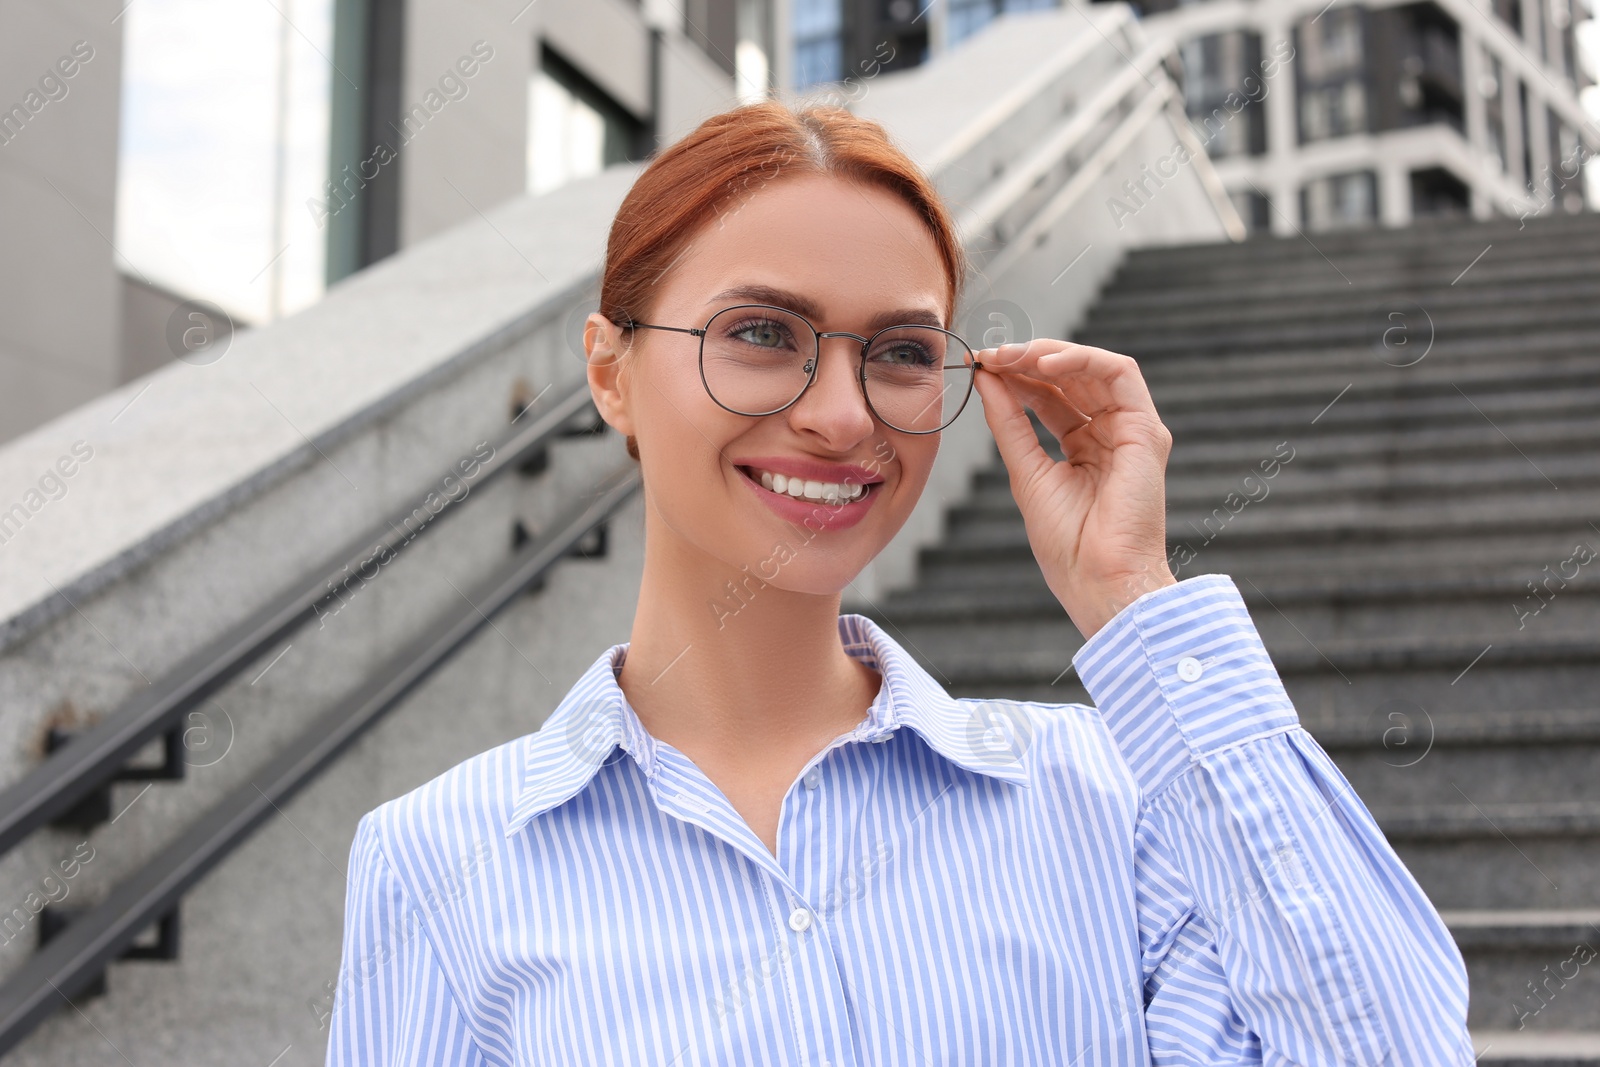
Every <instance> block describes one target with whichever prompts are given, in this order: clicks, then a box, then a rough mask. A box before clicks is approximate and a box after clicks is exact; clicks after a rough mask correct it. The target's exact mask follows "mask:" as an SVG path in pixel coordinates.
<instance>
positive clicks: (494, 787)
mask: <svg viewBox="0 0 1600 1067" xmlns="http://www.w3.org/2000/svg"><path fill="white" fill-rule="evenodd" d="M531 736H532V735H525V736H523V737H518V738H515V739H514V740H511V741H507V742H505V743H504V744H501V745H497V746H495V747H494V748H491V749H489V750H487V751H485V752H480V753H478V754H477V755H475V756H471V757H469V758H467V759H465V760H462V761H461V762H460V763H458V764H456V765H455V766H454V767H451V768H450V769H449V770H447V771H445V772H444V773H442V774H439V775H437V776H436V777H434V778H432V779H430V780H428V781H426V782H424V783H422V784H421V785H419V786H417V787H416V788H414V789H412V790H411V791H409V792H407V793H403V794H401V795H400V796H397V797H395V798H394V799H392V800H388V801H385V802H384V803H382V804H380V805H378V806H377V807H376V808H374V809H372V810H371V811H369V812H367V813H366V814H365V815H363V816H362V817H361V822H360V824H359V826H358V828H357V838H358V840H360V838H361V837H362V835H363V834H365V835H369V837H370V841H369V847H373V846H375V847H376V848H377V849H378V851H379V853H380V854H381V856H382V858H383V859H384V860H386V861H387V864H388V866H389V868H390V869H391V870H392V871H393V872H394V874H395V876H397V877H398V878H399V880H400V881H401V883H402V884H403V885H404V886H405V888H406V889H407V890H408V891H409V892H410V893H411V895H412V896H413V897H414V898H416V899H417V900H418V901H419V902H420V901H423V900H425V899H427V898H428V897H429V895H430V894H445V895H448V896H452V897H454V896H459V895H460V893H459V887H460V884H461V883H462V882H463V881H465V880H470V879H473V878H475V877H476V874H477V872H478V870H480V869H481V867H482V866H483V865H484V864H485V863H487V862H489V861H490V860H491V859H492V858H493V857H494V855H495V854H496V853H498V852H500V851H501V850H502V849H503V847H504V844H505V830H506V826H507V824H508V822H509V818H510V813H511V810H512V807H513V806H514V805H515V803H516V798H517V793H518V791H519V790H520V789H521V787H522V782H523V775H524V773H525V770H526V766H527V751H528V741H529V738H530V737H531Z"/></svg>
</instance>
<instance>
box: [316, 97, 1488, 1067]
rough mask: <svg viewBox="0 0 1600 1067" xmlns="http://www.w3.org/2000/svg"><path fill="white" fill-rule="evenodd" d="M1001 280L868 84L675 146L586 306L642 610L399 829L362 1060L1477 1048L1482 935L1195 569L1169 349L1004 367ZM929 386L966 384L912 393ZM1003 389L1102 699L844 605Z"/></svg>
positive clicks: (412, 809)
mask: <svg viewBox="0 0 1600 1067" xmlns="http://www.w3.org/2000/svg"><path fill="white" fill-rule="evenodd" d="M965 272H966V263H965V261H964V259H963V256H962V252H961V248H960V246H959V244H958V243H957V240H956V237H955V234H954V232H953V229H952V226H951V223H950V219H949V217H948V215H947V213H946V211H945V209H944V208H943V207H942V206H941V204H940V202H939V199H938V196H937V194H936V193H935V192H934V191H933V189H932V188H931V186H930V185H929V183H928V182H927V181H926V179H925V178H924V176H923V175H922V174H921V173H920V172H919V171H918V170H917V168H916V167H915V165H914V164H912V163H911V162H910V161H909V160H908V159H907V158H906V157H905V156H904V155H902V154H901V153H900V152H899V151H898V150H897V149H896V148H895V147H894V146H893V145H892V144H891V143H890V142H889V140H888V139H887V137H886V136H885V133H884V131H883V130H882V129H881V128H880V127H878V126H877V125H875V124H873V123H870V122H866V121H863V120H861V119H858V118H856V117H854V116H852V115H851V114H849V113H848V112H846V111H844V110H841V109H837V108H816V109H811V110H807V111H801V112H799V113H796V112H793V111H791V110H790V109H788V108H787V107H785V106H784V105H782V104H779V103H775V102H766V103H761V104H755V105H750V106H747V107H743V108H739V109H736V110H733V111H730V112H727V113H724V114H721V115H718V116H715V117H713V118H711V119H709V120H707V121H706V122H705V123H704V124H703V125H701V126H700V127H699V128H698V129H697V130H696V131H695V132H694V133H692V134H690V135H689V136H688V137H687V138H685V139H683V140H682V141H680V142H678V143H677V144H675V145H673V146H672V147H670V148H668V149H667V150H665V151H663V152H662V153H661V154H660V155H659V157H658V158H656V159H655V160H654V161H653V163H652V164H651V165H650V166H649V167H648V168H647V169H646V170H645V171H644V173H643V174H642V175H641V176H640V177H639V179H638V180H637V182H636V183H635V185H634V186H633V188H632V190H631V191H630V193H629V194H628V197H627V199H626V200H625V201H624V202H623V204H622V206H621V208H620V209H619V211H618V212H617V216H616V219H615V222H614V224H613V227H612V230H611V235H610V241H609V244H608V247H607V255H606V263H605V274H604V281H603V288H602V292H601V309H600V311H599V312H598V313H596V314H593V315H591V316H590V317H589V319H588V322H587V324H586V330H585V334H584V343H585V346H586V349H587V354H588V358H589V369H588V374H589V383H590V386H591V389H592V392H593V395H594V399H595V403H596V405H597V407H598V408H599V410H600V413H601V415H602V416H603V417H604V418H605V420H606V422H607V423H609V424H610V425H611V426H612V427H614V428H616V429H617V430H619V431H621V432H622V433H623V434H625V435H626V436H627V447H628V452H629V454H630V455H632V456H633V457H634V458H636V459H637V460H639V462H640V463H641V465H642V468H643V480H644V494H645V515H646V519H645V545H646V548H645V563H644V576H643V582H642V585H641V588H640V594H639V602H638V611H637V614H636V616H635V620H634V625H633V631H632V634H631V639H630V640H629V641H628V642H626V643H622V644H617V645H614V646H612V647H611V648H610V649H608V650H607V651H606V652H604V653H602V654H601V655H600V657H599V658H598V659H597V660H596V661H595V662H594V665H593V666H592V667H591V668H590V669H589V670H588V671H587V672H586V673H585V674H584V676H583V677H582V678H581V679H580V680H579V681H578V683H577V684H576V685H575V686H574V687H573V689H572V691H571V692H570V693H569V694H568V695H567V697H566V698H565V700H563V701H562V703H561V705H560V706H558V707H557V709H556V710H555V711H554V712H553V713H552V714H551V716H550V718H549V720H548V721H547V722H546V723H545V724H544V726H543V728H542V729H540V730H539V731H538V732H536V733H532V734H529V735H527V736H525V737H522V738H518V739H517V740H515V741H512V742H510V743H508V744H505V745H502V746H500V747H498V748H496V749H493V750H491V751H489V752H486V753H483V754H482V755H480V756H477V757H474V758H473V759H470V760H467V761H466V762H464V763H462V764H460V765H459V766H457V767H455V768H453V769H452V770H450V771H448V772H447V773H445V774H444V775H442V776H440V777H439V778H437V779H435V780H434V781H431V782H429V783H427V784H425V785H423V786H421V787H419V788H417V789H415V790H413V791H412V792H410V793H408V794H406V795H405V796H402V797H400V798H398V799H396V800H393V801H390V802H389V803H387V804H384V805H382V806H381V807H379V808H378V809H376V810H375V811H373V812H370V813H368V815H367V816H365V817H364V818H363V819H362V820H361V824H360V827H359V829H358V832H357V836H356V841H355V843H354V845H353V846H352V851H351V874H350V889H349V898H348V903H347V917H346V933H345V942H344V965H343V968H342V970H341V982H340V986H339V989H338V993H337V1000H336V1005H335V1015H334V1019H333V1032H332V1040H331V1042H330V1045H329V1052H328V1063H329V1064H358V1063H359V1064H400V1063H407V1064H410V1063H429V1064H594V1063H617V1064H673V1065H687V1064H750V1063H759V1064H789V1063H796V1064H835V1065H840V1064H862V1065H869V1064H870V1065H899V1064H905V1065H912V1064H1142V1063H1151V1062H1153V1063H1159V1064H1195V1065H1199V1064H1205V1065H1216V1064H1261V1063H1271V1064H1289V1063H1296V1064H1331V1063H1339V1064H1347V1063H1349V1064H1354V1063H1360V1064H1379V1063H1384V1064H1390V1065H1396V1067H1398V1065H1411V1064H1428V1065H1443V1064H1463V1065H1465V1064H1470V1063H1472V1062H1473V1054H1472V1049H1471V1045H1470V1041H1469V1039H1468V1036H1467V1032H1466V1027H1465V1022H1464V1020H1465V1017H1466V999H1467V996H1466V974H1465V969H1464V967H1463V964H1462V960H1461V956H1460V954H1459V952H1458V951H1457V950H1456V947H1455V945H1454V943H1453V942H1452V940H1451V938H1450V935H1449V934H1448V932H1447V931H1446V929H1445V927H1444V925H1443V923H1442V922H1441V921H1440V919H1439V916H1438V914H1437V913H1436V912H1435V911H1434V909H1433V907H1432V906H1431V904H1430V903H1429V902H1428V900H1427V898H1426V897H1425V896H1424V895H1423V893H1422V891H1421V890H1420V889H1419V888H1418V886H1417V884H1416V882H1415V881H1414V880H1413V879H1412V877H1411V876H1410V874H1409V873H1408V872H1407V871H1406V869H1405V867H1404V866H1403V865H1402V864H1401V863H1400V861H1399V859H1398V858H1397V857H1396V856H1395V854H1394V852H1393V851H1392V850H1391V849H1390V847H1389V846H1388V844H1387V843H1386V842H1385V840H1384V838H1383V836H1382V835H1381V834H1380V832H1379V831H1378V828H1377V826H1376V824H1375V823H1374V822H1373V820H1372V818H1371V816H1370V814H1369V813H1368V812H1367V810H1366V809H1365V807H1363V806H1362V804H1361V802H1360V800H1359V799H1358V798H1357V797H1356V796H1355V795H1354V793H1353V792H1351V790H1350V788H1349V785H1348V783H1347V782H1346V781H1345V779H1344V778H1343V776H1342V775H1341V774H1340V773H1339V771H1338V770H1337V769H1336V768H1335V767H1334V765H1333V764H1332V763H1331V762H1330V761H1329V759H1328V758H1327V756H1326V755H1325V754H1324V753H1323V751H1322V750H1321V748H1319V747H1318V745H1317V744H1316V742H1315V741H1313V740H1312V739H1311V737H1310V736H1309V735H1308V734H1307V733H1305V731H1304V730H1302V729H1301V727H1300V726H1299V724H1298V720H1297V717H1296V715H1295V711H1294V708H1293V707H1292V705H1291V704H1290V702H1289V699H1288V697H1287V695H1286V694H1285V693H1284V690H1283V688H1282V686H1281V684H1280V682H1279V680H1278V676H1277V674H1276V672H1275V671H1274V670H1273V668H1272V664H1271V662H1270V660H1269V659H1268V658H1267V655H1266V652H1265V651H1264V649H1263V648H1262V645H1261V642H1260V640H1259V637H1258V636H1257V634H1256V631H1255V629H1254V627H1253V626H1252V624H1251V622H1250V618H1249V615H1248V613H1247V612H1246V610H1245V608H1244V605H1243V602H1242V601H1241V599H1240V597H1239V594H1238V590H1237V589H1236V588H1235V587H1234V585H1233V583H1232V581H1231V580H1230V579H1229V578H1228V577H1226V576H1224V575H1203V576H1199V577H1194V578H1190V579H1188V580H1186V581H1184V582H1176V581H1175V580H1174V578H1173V576H1172V574H1171V572H1170V570H1169V569H1168V567H1167V564H1166V540H1165V516H1164V512H1165V503H1164V489H1163V477H1164V470H1165V465H1166V458H1167V454H1168V449H1169V446H1170V442H1171V437H1170V435H1169V434H1168V432H1167V430H1166V429H1165V427H1164V426H1162V424H1161V421H1160V419H1159V418H1158V417H1157V414H1156V410H1155V407H1154V405H1153V404H1152V403H1151V400H1150V395H1149V392H1148V391H1147V389H1146V388H1145V384H1144V381H1143V379H1142V378H1141V376H1140V374H1139V370H1138V367H1137V365H1136V364H1135V362H1134V361H1133V360H1132V359H1130V358H1128V357H1126V356H1122V355H1118V354H1116V353H1113V352H1107V351H1103V350H1100V349H1095V348H1090V347H1087V346H1083V345H1075V344H1069V343H1067V342H1064V341H1058V340H1050V339H1039V340H1035V341H1032V342H1030V343H1028V344H1026V345H1021V346H1006V347H1005V348H1002V349H1000V350H998V351H991V350H984V351H980V352H977V353H975V358H974V354H970V353H967V352H966V350H965V349H963V347H962V346H961V343H960V342H959V339H957V338H955V337H954V336H953V335H947V334H945V333H943V332H941V331H944V330H946V329H947V328H948V327H949V325H950V324H951V322H952V320H953V315H954V313H955V309H956V305H957V301H958V298H959V295H960V288H961V282H962V280H963V278H964V275H965ZM919 326H920V327H921V328H920V329H917V328H914V327H919ZM886 327H894V329H893V330H888V331H887V332H886V333H879V331H880V330H882V329H884V328H886ZM928 327H932V329H929V328H928ZM843 331H849V332H850V334H851V336H848V337H846V336H839V334H838V332H843ZM818 334H820V335H821V336H820V337H819V336H817V335H818ZM874 334H877V336H876V337H874V338H873V346H872V349H871V351H870V352H867V351H865V350H864V349H865V345H864V342H865V341H867V340H868V338H869V335H874ZM941 337H944V338H946V339H947V341H948V347H947V348H945V349H944V351H943V353H942V359H943V360H945V361H947V362H945V363H937V362H936V361H930V360H927V359H924V357H925V356H926V355H927V354H928V353H927V350H928V349H929V348H930V347H936V346H937V345H939V344H941V343H944V342H941V341H940V340H939V338H941ZM908 338H910V340H908ZM912 341H915V342H916V343H912ZM880 342H893V343H880ZM937 354H938V353H936V355H937ZM951 363H953V364H954V369H953V370H949V371H947V370H945V369H944V368H945V367H946V366H950V365H951ZM974 364H976V365H977V366H976V369H974V366H973V365H974ZM930 367H931V368H932V370H931V371H930V370H929V368H930ZM930 373H931V374H932V375H933V376H934V377H938V378H940V380H941V381H942V382H943V383H944V385H945V386H947V387H948V386H951V385H952V384H953V386H954V388H953V389H950V388H946V390H945V391H946V392H947V393H953V394H959V396H957V397H956V401H951V402H941V400H940V399H939V396H938V393H937V391H936V392H935V393H934V394H933V396H932V399H931V406H930V404H929V403H908V402H907V401H912V400H916V399H917V397H918V396H919V395H920V394H917V392H916V390H917V389H919V388H921V385H920V384H919V383H923V382H924V381H925V380H926V378H927V376H928V374H930ZM919 374H921V375H923V376H922V377H918V375H919ZM974 375H975V382H974V380H973V378H974ZM941 376H942V377H941ZM973 385H975V387H976V390H977V392H978V394H979V395H980V397H981V399H982V404H983V414H984V418H985V419H986V420H987V421H988V424H989V427H990V429H991V430H992V432H993V434H994V437H995V440H996V441H997V443H998V445H999V448H1000V452H1001V455H1002V457H1003V459H1004V461H1005V464H1006V468H1007V470H1008V471H1009V472H1010V480H1011V489H1012V493H1013V494H1014V496H1015V497H1016V500H1017V502H1018V504H1019V505H1020V507H1021V510H1022V513H1023V516H1024V518H1025V520H1026V526H1027V532H1028V538H1029V541H1030V543H1031V545H1032V547H1033V550H1034V553H1035V555H1036V556H1037V558H1038V560H1039V565H1040V568H1041V570H1042V571H1043V573H1044V577H1045V579H1046V581H1047V582H1048V584H1049V587H1050V589H1051V591H1052V592H1053V593H1054V594H1055V595H1056V597H1057V598H1058V599H1059V600H1060V602H1061V605H1062V607H1063V608H1064V609H1065V610H1066V612H1067V614H1068V615H1069V616H1070V618H1071V619H1072V621H1073V623H1074V624H1076V626H1077V627H1078V629H1079V630H1080V631H1082V633H1083V635H1084V638H1085V644H1084V645H1083V647H1082V648H1081V649H1080V650H1079V651H1078V652H1077V654H1076V655H1074V656H1073V658H1072V662H1073V664H1074V665H1075V666H1076V667H1077V669H1078V672H1079V675H1080V677H1081V678H1082V680H1083V682H1084V684H1085V685H1086V687H1087V688H1088V690H1089V692H1090V694H1091V695H1092V696H1093V697H1094V698H1095V701H1096V704H1097V707H1095V708H1090V707H1087V706H1084V705H1071V704H1069V705H1056V704H1040V703H1026V702H1018V701H1010V700H973V699H962V700H956V699H952V698H950V697H949V696H948V695H947V694H946V693H945V692H944V690H943V689H942V688H941V687H940V686H939V685H938V683H937V682H936V681H935V680H934V679H933V678H932V677H930V676H929V675H928V674H927V673H926V672H925V671H924V670H923V669H922V668H921V667H920V666H919V665H918V664H917V662H916V661H915V660H913V659H912V657H911V656H910V655H908V653H907V652H906V650H905V649H904V648H902V647H901V646H900V645H899V644H898V643H897V642H896V641H895V640H894V639H893V638H892V637H890V636H889V634H888V633H887V632H886V631H885V630H884V629H882V628H880V627H879V626H877V625H876V624H874V623H873V622H871V621H870V620H868V619H866V618H865V617H863V616H860V615H856V614H845V615H842V616H841V615H840V613H839V606H840V591H841V590H842V589H843V588H844V587H845V586H846V585H847V584H849V583H850V582H851V581H852V580H853V579H854V578H855V577H856V575H857V574H859V573H860V572H861V570H862V568H863V567H865V566H866V565H867V563H868V562H870V561H871V560H872V558H873V557H874V556H875V555H876V554H877V553H878V552H879V551H880V550H881V549H882V548H883V547H884V545H885V544H886V543H887V542H888V541H889V540H890V538H891V537H893V536H894V534H895V532H896V531H897V530H899V528H900V527H901V525H902V524H903V523H904V522H905V520H906V517H907V516H908V515H909V514H910V512H911V509H912V506H913V505H914V504H915V503H916V500H917V497H918V495H919V494H920V493H921V491H922V489H923V486H924V484H925V483H926V481H927V478H928V474H929V471H930V468H931V466H932V464H933V459H934V454H935V452H936V450H937V448H938V445H939V434H938V433H937V432H936V431H937V429H938V428H940V426H941V425H943V424H945V423H946V421H947V420H948V418H951V417H954V414H956V413H959V410H960V407H959V402H958V401H959V400H963V399H965V395H966V394H965V392H964V389H965V388H970V387H972V386H973ZM924 399H926V398H924ZM1025 407H1027V408H1031V409H1033V410H1034V411H1035V412H1037V414H1038V416H1039V417H1040V419H1041V421H1042V422H1043V423H1044V424H1045V426H1046V427H1048V429H1049V430H1050V431H1051V432H1053V433H1054V434H1056V435H1057V436H1058V437H1059V438H1060V439H1061V443H1062V445H1063V448H1064V450H1065V454H1066V455H1067V456H1068V457H1069V459H1068V460H1067V461H1066V462H1056V461H1054V460H1053V459H1051V458H1050V456H1049V455H1048V454H1047V453H1046V452H1045V451H1044V450H1043V449H1042V448H1041V447H1040V446H1039V442H1038V440H1037V438H1036V437H1035V433H1034V430H1033V427H1032V425H1031V423H1030V422H1029V419H1028V417H1027V413H1026V411H1025V410H1024V408H1025ZM902 727H905V728H902ZM997 727H1001V728H1003V729H1000V730H998V731H997V729H996V728H997ZM996 736H998V737H999V738H1000V742H1001V743H1000V744H999V745H998V746H996V745H995V743H994V742H995V738H996Z"/></svg>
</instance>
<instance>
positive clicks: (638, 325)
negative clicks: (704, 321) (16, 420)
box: [617, 322, 705, 337]
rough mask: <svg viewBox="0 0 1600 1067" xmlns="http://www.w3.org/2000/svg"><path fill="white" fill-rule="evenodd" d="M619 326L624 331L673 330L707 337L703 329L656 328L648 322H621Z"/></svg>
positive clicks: (681, 327) (680, 327)
mask: <svg viewBox="0 0 1600 1067" xmlns="http://www.w3.org/2000/svg"><path fill="white" fill-rule="evenodd" d="M617 325H619V326H621V327H622V328H623V329H624V330H634V329H638V330H671V331H672V332H673V333H687V334H693V335H694V336H696V337H702V336H704V335H705V330H703V329H691V328H688V327H684V326H654V325H651V324H650V323H648V322H621V323H618V324H617Z"/></svg>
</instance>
